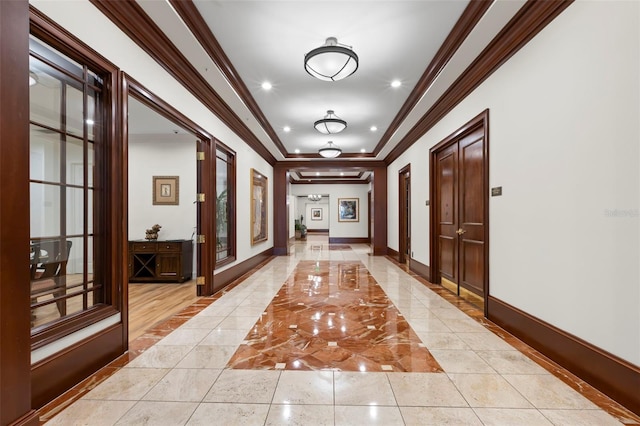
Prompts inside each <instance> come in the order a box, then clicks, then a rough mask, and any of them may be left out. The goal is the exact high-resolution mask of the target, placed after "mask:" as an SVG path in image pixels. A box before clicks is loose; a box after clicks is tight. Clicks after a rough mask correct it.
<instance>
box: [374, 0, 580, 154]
mask: <svg viewBox="0 0 640 426" xmlns="http://www.w3.org/2000/svg"><path fill="white" fill-rule="evenodd" d="M571 3H573V0H558V1H535V0H529V1H527V3H525V5H524V6H523V7H522V8H521V9H520V10H519V11H518V13H517V14H516V15H515V16H514V17H513V18H512V19H511V20H510V21H509V23H508V24H507V25H506V26H505V27H504V28H503V29H502V31H500V32H499V33H498V35H496V37H495V38H494V39H493V40H492V41H491V43H489V45H488V46H487V47H486V48H485V49H484V50H483V51H482V53H480V55H478V57H477V58H476V59H475V60H474V61H473V62H472V63H471V65H469V67H468V68H467V69H466V70H465V71H464V72H463V73H462V74H461V75H460V77H458V78H457V79H456V81H455V82H454V83H453V84H452V85H451V86H450V87H449V88H448V89H447V91H446V92H445V93H444V94H443V95H442V96H441V97H440V98H439V99H438V100H437V101H436V102H435V103H434V104H433V106H432V107H431V108H430V109H429V110H428V111H427V113H426V114H425V115H424V116H423V117H422V118H421V119H420V121H418V123H416V124H415V126H413V128H411V130H409V132H408V133H407V134H406V135H405V136H404V138H402V140H401V141H400V143H398V145H396V146H395V147H394V148H393V149H392V150H391V151H390V152H389V154H388V155H387V156H386V157H385V159H384V161H385V163H386V164H391V163H392V162H393V161H395V160H396V159H397V158H398V157H400V155H402V153H404V152H405V151H406V150H407V149H408V148H409V147H410V146H411V145H413V144H414V143H415V142H417V141H418V139H420V138H421V137H422V136H423V135H424V134H426V133H427V132H428V131H429V130H430V129H431V128H432V127H433V126H434V125H435V124H436V123H437V122H438V121H440V119H442V118H443V117H444V116H445V115H446V114H448V113H449V112H450V111H451V110H452V109H453V108H454V107H455V106H456V105H458V104H459V103H460V102H461V101H462V100H463V99H464V98H466V97H467V96H468V95H469V94H470V93H471V92H472V91H473V90H475V89H476V88H477V87H478V86H479V85H480V84H482V82H483V81H485V80H486V79H487V78H488V77H489V76H490V75H491V74H493V72H495V71H496V70H497V69H498V68H500V66H501V65H502V64H504V63H505V62H506V61H507V60H508V59H509V58H511V56H513V55H514V54H515V53H516V52H518V50H520V49H521V48H522V47H523V46H524V45H526V44H527V43H528V42H529V40H531V39H532V38H533V37H535V36H536V35H537V34H538V33H539V32H540V31H542V29H543V28H544V27H545V26H546V25H547V24H549V22H551V21H553V20H554V19H555V18H556V17H557V16H558V15H559V14H560V13H562V11H564V10H565V9H566V8H567V7H568V6H569V5H570V4H571Z"/></svg>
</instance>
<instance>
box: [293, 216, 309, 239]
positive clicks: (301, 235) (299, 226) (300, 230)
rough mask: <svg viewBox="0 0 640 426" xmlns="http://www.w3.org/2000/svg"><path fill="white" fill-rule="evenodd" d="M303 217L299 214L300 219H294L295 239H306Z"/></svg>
mask: <svg viewBox="0 0 640 426" xmlns="http://www.w3.org/2000/svg"><path fill="white" fill-rule="evenodd" d="M303 220H304V218H303V217H302V216H300V219H296V220H295V223H296V225H295V229H296V240H306V239H307V227H306V226H305V225H304V224H303V223H302V221H303Z"/></svg>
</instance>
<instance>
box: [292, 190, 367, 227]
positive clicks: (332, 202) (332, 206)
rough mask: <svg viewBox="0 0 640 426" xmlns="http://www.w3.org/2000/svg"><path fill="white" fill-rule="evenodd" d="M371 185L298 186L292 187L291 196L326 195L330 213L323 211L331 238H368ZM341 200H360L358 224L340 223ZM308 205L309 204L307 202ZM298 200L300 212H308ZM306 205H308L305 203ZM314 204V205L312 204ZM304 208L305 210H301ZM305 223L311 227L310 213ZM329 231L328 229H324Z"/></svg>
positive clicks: (306, 216)
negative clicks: (327, 221)
mask: <svg viewBox="0 0 640 426" xmlns="http://www.w3.org/2000/svg"><path fill="white" fill-rule="evenodd" d="M368 191H369V185H362V184H351V185H349V184H345V185H315V184H297V185H291V194H292V195H299V196H304V197H306V196H307V195H309V194H323V196H324V195H325V194H326V195H327V196H328V197H327V198H328V199H329V204H328V206H327V209H328V211H323V215H326V216H328V218H329V226H328V228H329V238H367V236H368V229H367V226H368V218H369V211H368V206H367V192H368ZM340 198H358V199H359V203H358V204H359V206H360V209H359V210H360V211H359V219H360V220H359V221H358V222H339V221H338V200H339V199H340ZM307 203H308V202H307ZM300 204H302V203H301V202H300V200H298V211H305V212H306V209H307V207H306V205H305V206H304V207H301V206H300ZM305 204H306V203H305ZM310 204H314V203H310ZM301 208H304V210H300V209H301ZM309 208H311V206H310V207H309ZM304 222H305V224H306V225H307V227H309V224H310V223H311V222H312V221H311V220H310V212H309V213H307V214H306V215H305V218H304ZM323 229H327V228H323Z"/></svg>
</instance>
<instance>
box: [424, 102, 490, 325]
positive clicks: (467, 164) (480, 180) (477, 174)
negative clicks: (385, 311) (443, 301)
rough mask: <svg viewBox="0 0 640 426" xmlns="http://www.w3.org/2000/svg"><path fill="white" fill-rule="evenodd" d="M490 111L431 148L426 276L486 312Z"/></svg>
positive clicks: (487, 289)
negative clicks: (427, 274)
mask: <svg viewBox="0 0 640 426" xmlns="http://www.w3.org/2000/svg"><path fill="white" fill-rule="evenodd" d="M488 119H489V111H488V110H485V111H484V112H482V113H481V114H479V115H478V116H477V117H475V118H474V119H472V120H471V121H469V122H468V123H467V124H465V125H464V126H462V127H461V128H460V129H458V130H457V131H455V132H454V133H453V134H451V135H450V136H449V137H447V138H446V139H445V140H443V141H442V142H440V143H439V144H437V145H436V146H434V147H433V148H432V149H431V150H430V153H429V154H430V165H431V166H430V188H429V191H430V199H431V200H432V209H431V220H430V235H431V238H430V257H431V271H432V272H431V281H432V282H434V283H439V284H441V285H442V286H443V287H445V288H447V289H449V290H450V291H452V292H453V293H455V294H456V295H458V296H460V297H462V298H464V299H465V300H467V301H469V302H470V303H473V304H474V305H476V306H478V307H480V308H481V309H483V310H484V313H485V316H486V315H487V314H488V312H487V305H488V304H487V298H488V295H489V223H488V222H489V141H488Z"/></svg>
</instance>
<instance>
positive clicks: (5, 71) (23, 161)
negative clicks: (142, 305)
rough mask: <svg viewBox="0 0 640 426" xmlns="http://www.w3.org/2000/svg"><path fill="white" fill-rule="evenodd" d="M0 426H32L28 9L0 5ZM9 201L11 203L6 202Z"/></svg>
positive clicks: (23, 4)
mask: <svg viewBox="0 0 640 426" xmlns="http://www.w3.org/2000/svg"><path fill="white" fill-rule="evenodd" d="M0 43H1V44H2V47H1V48H0V115H1V117H2V118H1V120H2V125H1V126H0V186H1V187H2V200H3V202H2V203H0V336H2V343H1V344H0V370H1V371H2V374H0V424H3V425H6V424H12V423H15V424H24V425H37V424H38V416H37V414H35V412H34V411H33V410H32V409H31V407H32V405H31V381H30V380H29V376H30V369H31V366H30V359H29V351H30V346H31V338H30V334H29V330H30V327H31V315H30V313H31V312H30V309H29V305H30V302H29V300H30V295H29V268H28V264H27V261H26V259H27V256H28V253H29V215H28V214H25V212H28V211H29V205H30V204H29V203H30V202H29V196H28V194H29V144H28V143H27V141H28V140H29V102H28V101H25V100H28V99H29V86H28V84H27V81H26V80H25V76H26V75H28V74H29V57H28V54H27V52H28V51H29V3H28V1H26V0H20V1H2V2H0ZM9 200H11V201H10V202H9Z"/></svg>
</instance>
